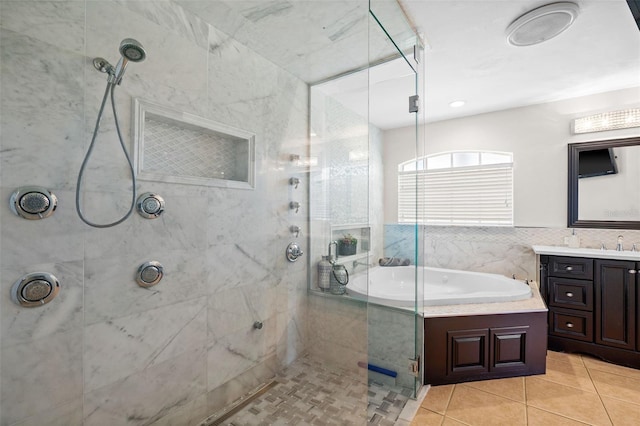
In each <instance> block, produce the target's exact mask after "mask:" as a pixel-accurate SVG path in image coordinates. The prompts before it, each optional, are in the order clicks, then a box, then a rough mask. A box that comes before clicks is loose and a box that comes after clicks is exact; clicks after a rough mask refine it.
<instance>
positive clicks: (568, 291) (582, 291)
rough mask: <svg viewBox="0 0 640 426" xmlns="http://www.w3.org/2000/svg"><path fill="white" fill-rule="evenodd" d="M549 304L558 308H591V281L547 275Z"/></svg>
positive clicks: (589, 309) (587, 309) (585, 309)
mask: <svg viewBox="0 0 640 426" xmlns="http://www.w3.org/2000/svg"><path fill="white" fill-rule="evenodd" d="M548 280H549V281H548V282H549V287H548V288H549V299H548V300H549V305H550V306H556V307H559V308H569V309H580V310H584V311H592V310H593V281H583V280H572V279H567V278H556V277H549V278H548Z"/></svg>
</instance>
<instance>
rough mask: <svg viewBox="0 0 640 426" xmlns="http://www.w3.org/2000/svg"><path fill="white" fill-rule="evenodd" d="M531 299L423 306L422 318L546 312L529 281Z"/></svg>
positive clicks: (534, 286)
mask: <svg viewBox="0 0 640 426" xmlns="http://www.w3.org/2000/svg"><path fill="white" fill-rule="evenodd" d="M529 285H530V287H531V297H530V298H529V299H525V300H517V301H515V302H494V303H465V304H460V305H440V306H425V307H424V310H423V312H422V316H424V317H425V318H433V317H456V316H467V315H494V314H516V313H524V312H546V311H547V305H546V304H545V303H544V300H542V296H540V290H539V289H538V283H536V282H535V281H530V282H529Z"/></svg>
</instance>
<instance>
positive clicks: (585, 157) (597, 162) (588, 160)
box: [578, 148, 618, 178]
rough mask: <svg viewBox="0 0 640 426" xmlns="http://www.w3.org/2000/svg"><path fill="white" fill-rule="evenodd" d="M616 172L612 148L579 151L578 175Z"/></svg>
mask: <svg viewBox="0 0 640 426" xmlns="http://www.w3.org/2000/svg"><path fill="white" fill-rule="evenodd" d="M616 173H618V167H617V166H616V157H615V155H613V149H612V148H603V149H594V150H591V151H580V156H579V159H578V177H579V178H587V177H593V176H604V175H615V174H616Z"/></svg>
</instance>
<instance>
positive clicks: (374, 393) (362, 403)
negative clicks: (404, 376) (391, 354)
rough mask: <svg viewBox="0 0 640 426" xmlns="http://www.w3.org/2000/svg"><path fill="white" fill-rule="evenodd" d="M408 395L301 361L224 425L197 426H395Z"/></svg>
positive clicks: (360, 376) (308, 360) (359, 376)
mask: <svg viewBox="0 0 640 426" xmlns="http://www.w3.org/2000/svg"><path fill="white" fill-rule="evenodd" d="M410 394H411V392H410V391H409V390H408V389H405V388H402V387H398V386H391V385H389V384H382V383H378V382H375V381H370V382H369V383H368V385H367V383H366V376H365V375H364V374H362V373H361V374H355V373H354V372H351V371H346V370H339V369H337V368H330V367H327V366H325V365H324V364H323V363H321V362H320V361H317V360H314V359H312V358H309V357H303V358H301V359H299V360H297V361H295V362H294V363H292V364H291V365H290V366H289V367H287V368H286V369H285V370H284V371H283V372H281V374H279V375H278V377H276V385H275V386H273V387H272V388H270V389H269V390H267V391H266V392H265V393H264V394H262V395H260V396H259V397H257V398H255V399H254V400H252V401H251V402H250V403H249V404H248V405H247V406H245V407H244V408H242V410H240V411H239V412H238V413H236V414H235V415H233V416H232V417H230V418H228V419H227V420H225V421H223V422H220V423H217V422H215V421H210V422H208V421H205V422H203V423H202V425H201V426H208V425H212V424H221V425H224V426H248V425H252V426H253V425H256V426H280V425H298V426H303V425H317V426H348V425H353V426H363V425H376V426H393V425H394V423H395V421H396V420H397V419H398V416H399V415H400V412H401V411H402V408H403V407H404V406H405V404H406V402H407V401H408V400H409V395H410Z"/></svg>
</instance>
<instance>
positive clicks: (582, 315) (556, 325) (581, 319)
mask: <svg viewBox="0 0 640 426" xmlns="http://www.w3.org/2000/svg"><path fill="white" fill-rule="evenodd" d="M549 334H551V335H554V336H560V337H569V338H571V339H576V340H584V341H585V342H592V341H593V314H592V313H591V312H586V311H575V310H572V309H562V308H550V309H549Z"/></svg>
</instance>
